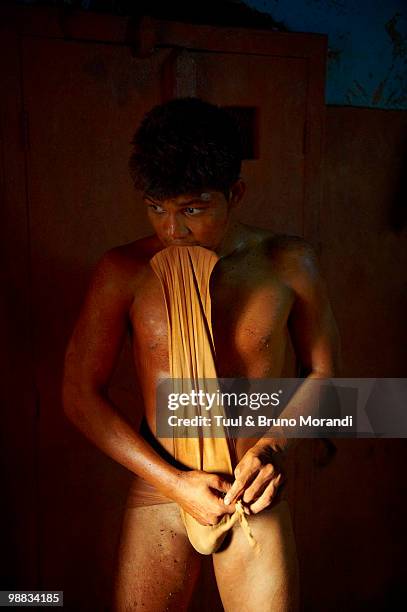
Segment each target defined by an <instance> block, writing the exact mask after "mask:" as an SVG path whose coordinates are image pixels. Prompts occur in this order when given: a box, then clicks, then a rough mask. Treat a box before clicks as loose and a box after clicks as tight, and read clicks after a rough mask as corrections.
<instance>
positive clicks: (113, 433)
mask: <svg viewBox="0 0 407 612" xmlns="http://www.w3.org/2000/svg"><path fill="white" fill-rule="evenodd" d="M121 257H122V256H121V255H120V254H118V253H117V252H116V250H113V251H110V252H108V253H107V254H106V255H105V256H104V257H103V258H102V259H101V261H100V262H99V264H98V265H97V268H96V270H95V273H94V275H93V278H92V281H91V283H90V287H89V290H88V293H87V296H86V299H85V302H84V305H83V307H82V310H81V313H80V316H79V319H78V321H77V324H76V326H75V329H74V332H73V334H72V337H71V339H70V342H69V345H68V348H67V351H66V357H65V369H64V380H63V406H64V411H65V414H66V416H67V417H68V418H69V419H70V420H71V421H72V423H73V424H74V425H75V426H76V427H77V428H78V429H79V430H80V431H81V432H82V433H83V434H84V435H85V436H86V437H87V438H88V439H89V440H90V441H91V442H92V443H93V444H95V445H96V446H97V447H98V448H99V449H100V450H102V451H103V452H104V453H106V454H107V455H108V456H109V457H111V458H112V459H114V460H115V461H117V462H118V463H120V464H121V465H123V466H124V467H126V468H127V469H129V470H130V471H131V472H133V473H135V474H138V475H139V476H141V477H142V478H144V479H145V480H146V481H147V482H149V483H150V484H152V485H153V486H154V487H156V488H157V489H158V490H159V491H161V492H162V493H163V494H164V495H165V496H167V497H169V498H170V499H173V500H174V501H177V502H178V503H180V504H181V505H182V506H183V507H184V508H185V509H186V510H187V511H188V512H189V513H190V514H192V515H193V516H195V518H196V519H197V520H199V521H200V522H203V523H204V524H213V523H216V522H217V521H218V520H219V518H220V517H221V516H222V515H223V514H224V513H225V507H224V504H223V501H222V500H221V499H220V498H218V497H216V496H215V495H214V494H213V492H212V491H211V489H218V490H221V491H223V492H226V491H227V490H228V489H229V488H230V485H229V484H226V483H225V482H224V481H223V480H222V479H220V478H219V477H217V476H216V475H206V474H203V473H200V472H197V471H191V472H180V471H179V470H177V469H176V468H174V467H173V466H172V465H170V464H168V463H167V462H166V461H164V459H162V458H161V457H160V456H159V455H158V454H157V453H156V452H155V451H154V450H153V449H152V447H151V446H150V445H149V444H148V443H147V442H146V441H145V440H144V438H143V437H142V436H140V435H139V434H138V433H137V432H136V431H135V430H134V429H133V427H132V426H131V425H130V424H129V423H128V422H127V421H126V419H125V418H124V417H123V416H122V415H121V414H120V413H119V412H118V410H117V409H116V408H115V407H114V405H113V403H112V402H111V400H110V399H109V397H108V392H107V391H108V386H109V382H110V379H111V376H112V374H113V371H114V368H115V366H116V362H117V359H118V356H119V354H120V350H121V347H122V344H123V340H124V337H125V334H126V329H127V325H128V312H129V309H130V306H131V303H132V300H133V295H132V288H131V281H132V274H133V275H134V269H133V270H132V271H131V272H132V274H131V273H130V272H126V265H123V263H122V262H121V259H120V258H121ZM230 511H232V509H231V510H229V509H227V512H230Z"/></svg>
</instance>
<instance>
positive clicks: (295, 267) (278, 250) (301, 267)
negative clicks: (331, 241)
mask: <svg viewBox="0 0 407 612" xmlns="http://www.w3.org/2000/svg"><path fill="white" fill-rule="evenodd" d="M249 230H250V233H251V235H252V237H253V239H254V244H255V245H256V246H255V250H256V251H257V252H258V253H259V254H261V257H262V259H264V261H265V263H266V264H267V265H272V267H273V269H274V271H275V272H278V273H279V274H282V275H284V276H287V277H293V276H298V275H300V276H308V277H309V278H312V277H316V276H318V269H319V264H318V257H317V254H316V250H315V248H314V247H313V245H312V244H311V243H310V242H308V241H307V240H305V238H302V237H301V236H295V235H290V234H276V233H274V232H271V231H270V230H264V229H261V228H257V227H250V228H249Z"/></svg>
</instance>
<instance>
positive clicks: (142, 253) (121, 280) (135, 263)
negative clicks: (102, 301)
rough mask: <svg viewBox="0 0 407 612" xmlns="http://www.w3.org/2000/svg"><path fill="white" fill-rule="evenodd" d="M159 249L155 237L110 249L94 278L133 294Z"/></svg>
mask: <svg viewBox="0 0 407 612" xmlns="http://www.w3.org/2000/svg"><path fill="white" fill-rule="evenodd" d="M159 248H160V247H159V244H158V243H157V240H156V238H155V236H147V237H146V238H141V239H140V240H135V241H134V242H129V243H127V244H123V245H119V246H116V247H114V248H112V249H109V250H108V251H106V252H105V253H104V254H103V255H102V257H100V259H99V261H98V262H97V264H96V267H95V272H94V278H95V279H96V280H97V282H99V283H102V284H108V285H111V286H114V287H116V288H119V287H122V288H127V289H128V291H130V292H132V290H133V289H134V288H135V286H136V285H137V284H138V282H139V281H140V279H141V278H142V276H143V274H144V273H145V272H146V270H147V269H148V266H149V261H150V259H151V257H153V255H154V254H155V253H156V252H157V250H159Z"/></svg>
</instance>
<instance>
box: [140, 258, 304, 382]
mask: <svg viewBox="0 0 407 612" xmlns="http://www.w3.org/2000/svg"><path fill="white" fill-rule="evenodd" d="M209 289H210V297H211V317H210V318H211V324H212V330H213V338H214V344H215V350H216V356H217V365H218V374H219V375H220V376H225V377H226V376H237V375H252V376H264V375H271V370H273V371H274V367H272V366H273V364H274V365H278V364H279V363H280V362H281V359H282V357H283V353H284V348H285V342H286V336H287V320H288V317H289V313H290V310H291V307H292V302H293V296H292V292H291V291H290V290H289V289H288V288H287V287H286V286H285V285H284V283H283V282H282V281H281V280H280V279H279V277H278V275H277V274H275V273H274V272H273V271H272V270H270V269H269V268H267V266H264V265H262V263H261V262H253V261H243V262H242V261H240V262H238V264H235V263H234V262H233V260H232V261H227V262H218V263H217V265H216V266H215V269H214V271H213V273H212V275H211V280H210V284H209ZM131 322H132V327H133V339H134V346H135V349H136V350H137V353H138V357H139V358H140V356H141V355H140V353H142V354H143V356H144V359H146V360H147V361H148V362H149V363H150V364H151V363H155V362H156V363H157V365H159V366H160V368H163V367H165V362H167V363H168V323H167V312H166V306H165V300H164V294H163V289H162V287H161V285H160V282H159V280H158V278H157V277H156V276H155V274H154V273H153V272H152V271H151V273H147V274H146V275H145V278H144V279H143V282H142V283H141V284H140V286H139V288H138V291H137V294H136V295H135V298H134V302H133V306H132V310H131ZM277 362H278V363H277Z"/></svg>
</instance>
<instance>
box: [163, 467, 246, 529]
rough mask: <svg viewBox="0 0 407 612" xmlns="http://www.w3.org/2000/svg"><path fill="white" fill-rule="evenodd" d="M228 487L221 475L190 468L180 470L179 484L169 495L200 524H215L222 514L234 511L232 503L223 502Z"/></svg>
mask: <svg viewBox="0 0 407 612" xmlns="http://www.w3.org/2000/svg"><path fill="white" fill-rule="evenodd" d="M230 487H231V483H230V482H228V481H227V480H225V478H223V477H222V476H218V475H217V474H208V473H207V472H201V471H199V470H191V471H188V472H180V478H179V486H178V487H177V488H176V490H175V491H174V492H173V493H172V495H171V497H172V499H174V501H176V502H177V503H178V504H179V505H180V506H182V508H183V509H184V510H185V511H186V512H188V514H190V515H191V516H193V517H194V518H195V519H196V520H197V521H198V522H199V523H201V525H217V524H218V523H219V521H220V520H221V518H222V516H223V515H224V514H233V512H234V511H235V505H234V504H230V505H229V506H225V504H224V503H223V495H224V494H225V493H227V492H228V491H229V489H230Z"/></svg>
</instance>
